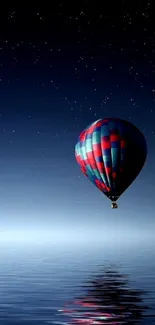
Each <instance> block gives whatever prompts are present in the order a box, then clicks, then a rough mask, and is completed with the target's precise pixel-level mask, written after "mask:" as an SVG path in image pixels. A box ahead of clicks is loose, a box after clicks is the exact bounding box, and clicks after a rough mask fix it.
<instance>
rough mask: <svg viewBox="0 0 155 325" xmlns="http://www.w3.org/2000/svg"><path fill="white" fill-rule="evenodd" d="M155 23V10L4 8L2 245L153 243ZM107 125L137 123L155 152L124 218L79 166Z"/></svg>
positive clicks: (124, 206)
mask: <svg viewBox="0 0 155 325" xmlns="http://www.w3.org/2000/svg"><path fill="white" fill-rule="evenodd" d="M154 21H155V13H154V12H153V1H139V0H138V1H135V2H134V3H133V2H132V1H128V0H124V1H123V0H122V1H117V3H116V1H110V0H109V1H108V2H103V4H102V5H101V3H100V2H95V1H84V0H83V1H77V2H73V3H71V2H68V1H64V2H63V1H62V2H59V1H53V2H52V6H49V7H48V6H45V7H44V5H43V4H42V6H39V5H37V6H34V7H29V6H26V5H23V7H22V8H17V7H14V8H13V7H11V8H8V9H7V10H6V9H5V10H4V9H1V11H0V229H1V230H0V232H1V239H7V240H9V238H10V236H11V234H14V237H16V238H17V237H18V238H23V236H25V237H24V238H30V237H31V238H32V237H33V238H36V237H37V236H41V235H42V234H43V233H44V238H47V237H48V238H54V240H56V239H57V240H59V239H62V238H65V239H66V238H71V239H72V240H73V239H75V238H78V239H80V240H82V239H83V238H87V239H88V237H89V238H92V237H93V238H99V237H100V238H101V239H103V237H104V236H103V233H106V236H107V237H106V238H115V236H116V237H117V238H118V239H120V238H123V239H125V238H129V239H131V237H132V238H142V239H144V238H148V236H149V238H150V237H151V236H153V231H154V226H155V222H154V214H155V207H154V191H155V182H154V172H155V154H154V150H155V149H154V147H155V23H154ZM104 117H119V118H123V119H126V120H128V121H131V122H132V123H134V124H135V125H136V126H137V127H138V128H139V129H140V130H141V131H142V132H143V133H144V136H145V138H146V140H147V145H148V158H147V161H146V164H145V166H144V169H143V170H142V172H141V174H140V175H139V177H138V178H137V179H136V181H135V182H134V184H132V185H131V187H130V188H129V189H128V190H127V191H126V192H125V193H124V194H123V195H122V197H121V198H120V200H119V205H120V208H119V209H118V210H111V208H110V201H109V200H108V199H107V198H106V197H105V196H104V195H103V194H102V193H101V192H100V191H98V190H97V189H96V188H95V186H93V184H91V183H90V182H89V180H87V179H86V178H85V177H84V176H83V175H82V173H81V171H80V168H79V166H78V165H77V163H76V160H75V157H74V147H75V144H76V142H77V138H78V136H79V134H80V132H81V131H82V130H83V129H84V128H85V127H86V126H87V125H88V124H90V123H91V122H94V121H95V120H97V119H99V118H104ZM35 236H36V237H35ZM104 238H105V237H104Z"/></svg>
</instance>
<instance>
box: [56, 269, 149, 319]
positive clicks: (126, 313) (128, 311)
mask: <svg viewBox="0 0 155 325" xmlns="http://www.w3.org/2000/svg"><path fill="white" fill-rule="evenodd" d="M83 289H84V290H85V291H86V295H85V296H84V297H81V298H78V299H76V300H75V301H74V302H72V303H67V304H66V305H65V308H63V309H60V310H59V312H61V313H63V315H65V316H66V317H67V318H68V321H67V322H66V324H70V325H74V324H83V325H84V324H89V325H95V324H96V325H97V324H99V325H101V324H109V325H110V324H111V325H120V324H133V325H134V324H140V323H141V321H142V319H143V315H144V312H145V310H147V309H148V307H147V306H145V305H144V303H143V296H144V294H145V292H144V291H142V290H138V289H131V288H130V286H129V281H128V276H126V275H123V274H120V273H119V272H118V271H116V270H113V269H112V268H109V269H104V270H103V272H101V273H100V274H99V275H97V276H95V277H93V278H92V280H91V281H89V282H87V283H86V284H85V285H84V286H83Z"/></svg>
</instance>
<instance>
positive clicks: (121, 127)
mask: <svg viewBox="0 0 155 325" xmlns="http://www.w3.org/2000/svg"><path fill="white" fill-rule="evenodd" d="M75 156H76V160H77V162H78V164H79V165H80V167H81V170H82V172H83V173H84V174H85V175H86V176H87V177H88V178H89V180H90V181H91V182H92V183H93V184H94V185H95V186H97V188H98V189H99V190H101V191H102V192H103V193H104V194H105V195H106V196H107V197H108V198H109V199H110V200H112V201H116V200H117V199H118V198H119V197H120V195H121V194H122V193H123V192H124V191H125V190H126V189H127V188H128V186H129V185H130V184H131V183H132V182H133V181H134V179H135V178H136V177H137V175H138V174H139V172H140V171H141V169H142V167H143V165H144V163H145V160H146V156H147V145H146V141H145V138H144V136H143V134H142V132H141V131H139V130H138V129H137V127H135V126H134V125H133V124H132V123H130V122H127V121H124V120H122V119H118V118H105V119H100V120H98V121H96V122H94V123H92V124H91V125H89V126H88V127H87V128H86V129H85V130H84V131H83V132H82V133H81V134H80V136H79V139H78V142H77V144H76V146H75Z"/></svg>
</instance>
